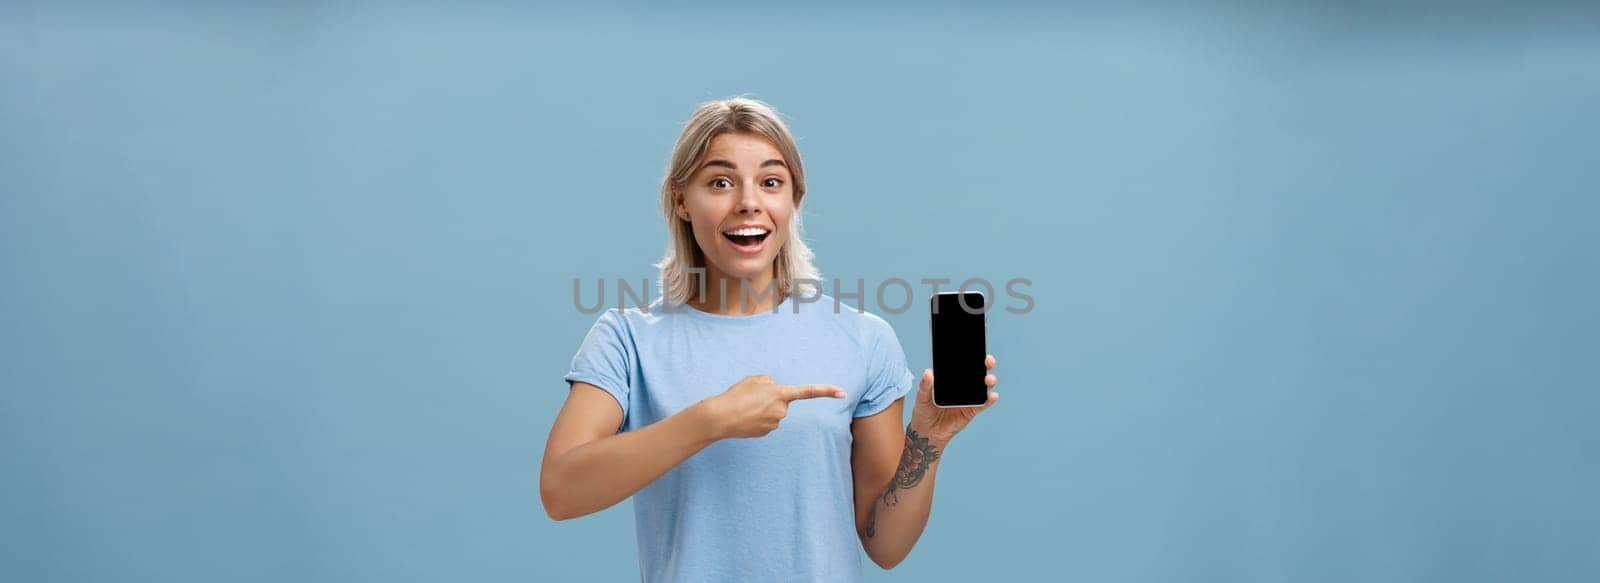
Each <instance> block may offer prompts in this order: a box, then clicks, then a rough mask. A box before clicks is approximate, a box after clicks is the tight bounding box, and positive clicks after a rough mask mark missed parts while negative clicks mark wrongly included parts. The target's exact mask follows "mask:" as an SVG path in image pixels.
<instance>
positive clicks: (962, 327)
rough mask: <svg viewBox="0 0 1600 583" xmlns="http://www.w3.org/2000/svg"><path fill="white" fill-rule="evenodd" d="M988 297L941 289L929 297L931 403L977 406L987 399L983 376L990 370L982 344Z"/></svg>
mask: <svg viewBox="0 0 1600 583" xmlns="http://www.w3.org/2000/svg"><path fill="white" fill-rule="evenodd" d="M986 299H987V298H985V297H984V296H983V293H981V292H944V293H936V294H933V296H932V297H930V298H929V299H928V304H929V306H928V309H929V312H931V314H930V316H929V318H928V321H929V322H930V323H931V325H932V327H933V404H934V406H936V407H979V406H982V405H983V404H984V403H987V402H989V387H988V385H985V384H984V383H983V377H985V376H988V374H989V370H988V369H987V368H985V367H984V366H983V361H984V360H985V359H987V358H988V357H989V352H988V349H987V348H985V346H984V333H985V324H984V318H983V315H984V313H986V312H988V311H989V310H988V302H987V301H986Z"/></svg>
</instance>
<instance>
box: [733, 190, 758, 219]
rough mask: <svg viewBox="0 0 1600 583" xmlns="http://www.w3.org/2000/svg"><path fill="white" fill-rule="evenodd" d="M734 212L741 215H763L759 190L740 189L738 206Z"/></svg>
mask: <svg viewBox="0 0 1600 583" xmlns="http://www.w3.org/2000/svg"><path fill="white" fill-rule="evenodd" d="M734 212H737V213H739V214H741V215H759V214H761V197H760V193H759V192H758V191H757V189H754V188H743V189H740V191H739V201H738V206H737V207H736V208H734Z"/></svg>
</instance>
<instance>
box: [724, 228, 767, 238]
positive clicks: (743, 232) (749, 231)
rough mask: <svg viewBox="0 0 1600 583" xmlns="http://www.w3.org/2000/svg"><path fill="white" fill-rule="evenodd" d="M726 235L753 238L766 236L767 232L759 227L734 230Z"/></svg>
mask: <svg viewBox="0 0 1600 583" xmlns="http://www.w3.org/2000/svg"><path fill="white" fill-rule="evenodd" d="M727 234H729V235H735V236H739V237H754V236H757V235H765V234H767V230H766V229H763V228H760V227H745V228H743V229H734V230H732V231H728V232H727Z"/></svg>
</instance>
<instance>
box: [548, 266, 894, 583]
mask: <svg viewBox="0 0 1600 583" xmlns="http://www.w3.org/2000/svg"><path fill="white" fill-rule="evenodd" d="M796 306H798V307H799V311H798V313H796V310H795V308H796ZM835 306H836V304H835V302H834V300H833V298H831V297H828V296H826V295H824V296H822V297H821V299H820V300H818V301H816V302H814V303H807V302H794V301H792V297H791V298H789V299H785V300H784V301H783V302H782V303H781V304H779V305H778V307H777V312H776V313H774V312H772V311H770V310H767V311H762V312H759V313H757V314H755V315H751V316H722V315H716V314H710V313H706V312H702V311H699V310H696V309H694V308H690V307H688V306H683V305H674V304H664V303H663V302H662V300H660V299H657V300H656V301H655V302H653V303H651V304H650V305H649V306H647V307H646V308H644V309H640V308H637V307H635V308H629V309H627V310H617V309H612V310H608V311H606V312H605V313H603V314H601V315H600V318H599V319H598V320H597V321H596V322H595V324H594V327H593V328H591V329H590V330H589V333H588V336H587V337H585V338H584V340H583V345H582V347H581V348H579V350H578V354H577V356H575V357H573V359H572V369H571V371H570V372H568V373H567V375H566V379H567V381H569V382H572V381H583V382H586V383H589V384H591V385H594V386H596V387H599V388H601V389H603V390H605V391H606V392H607V393H610V394H611V396H613V397H615V398H616V399H617V403H619V404H621V405H622V412H623V421H622V426H621V427H619V428H618V429H619V430H620V431H632V430H635V429H640V428H643V427H645V426H647V425H650V424H651V423H655V422H657V421H660V420H662V419H665V418H667V417H669V416H671V415H673V414H674V413H677V412H678V411H680V410H682V409H683V408H685V407H688V406H690V405H693V404H695V403H696V402H698V401H700V400H701V399H705V398H707V397H712V396H716V395H718V394H721V393H722V392H723V391H725V390H727V389H728V387H730V386H732V385H733V384H734V383H735V382H738V381H739V379H741V378H744V377H745V376H748V375H753V374H768V375H771V376H772V378H773V380H775V381H777V382H778V383H779V384H785V385H796V384H810V383H819V384H831V385H835V386H838V387H840V388H843V389H845V391H846V392H847V393H848V394H847V395H846V396H845V397H844V398H842V399H840V398H833V397H821V398H816V399H801V400H797V401H794V402H792V403H791V404H790V405H789V412H788V415H787V416H786V417H785V418H784V419H783V421H782V422H781V423H780V424H779V426H778V428H777V429H776V430H773V431H772V432H771V433H768V434H767V435H765V436H763V437H757V438H749V439H743V438H734V439H724V440H721V441H718V442H716V443H713V444H712V445H711V446H709V447H707V448H705V449H703V450H701V451H700V452H699V453H697V454H695V455H694V456H692V457H690V458H689V459H687V460H685V461H684V462H683V463H681V464H678V466H677V467H674V468H673V469H672V470H670V471H668V472H667V473H666V474H663V475H662V476H661V477H660V478H657V479H656V480H655V481H653V482H651V483H650V484H649V485H646V486H645V487H644V488H643V489H641V490H639V492H638V493H636V494H634V496H633V513H634V521H635V527H636V528H637V539H638V545H639V570H640V572H641V573H640V574H641V578H642V580H644V581H859V580H861V577H862V572H861V551H860V549H861V543H860V542H859V539H858V538H857V537H856V529H855V510H854V509H855V498H854V495H853V492H854V482H853V481H852V477H851V468H850V442H851V434H850V422H851V420H852V419H854V418H856V417H866V416H869V415H873V414H876V413H878V412H880V411H883V410H884V409H885V408H887V407H888V406H889V405H891V404H893V403H894V401H895V400H897V399H899V398H901V397H903V396H904V395H905V394H906V393H907V392H909V391H910V390H911V387H912V384H913V383H914V382H915V380H916V377H915V375H913V374H912V373H911V371H910V370H908V369H907V368H906V361H905V353H904V352H903V351H902V350H901V348H900V341H899V339H898V338H896V337H895V334H894V329H893V328H891V327H890V326H889V323H888V322H885V321H884V320H883V319H882V318H879V317H878V316H876V315H873V314H870V313H862V312H859V311H857V310H856V309H855V308H854V307H851V306H850V305H848V304H837V306H838V307H837V310H836V309H835Z"/></svg>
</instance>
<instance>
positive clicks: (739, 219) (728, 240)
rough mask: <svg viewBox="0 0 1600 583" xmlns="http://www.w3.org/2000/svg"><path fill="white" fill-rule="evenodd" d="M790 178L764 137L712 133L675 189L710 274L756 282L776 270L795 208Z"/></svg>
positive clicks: (681, 213)
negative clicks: (697, 162)
mask: <svg viewBox="0 0 1600 583" xmlns="http://www.w3.org/2000/svg"><path fill="white" fill-rule="evenodd" d="M790 182H791V181H790V176H789V167H788V164H787V163H786V162H785V161H784V159H783V154H780V153H779V152H778V148H777V147H775V146H773V145H772V143H771V142H768V141H767V139H766V138H764V137H761V136H760V135H757V134H743V133H728V134H721V135H718V136H716V137H714V138H712V139H711V143H710V144H709V145H707V146H706V155H705V161H703V162H701V163H700V167H699V168H697V169H695V171H694V173H693V174H691V175H690V176H689V179H688V181H686V182H685V183H684V185H683V186H681V187H679V190H678V194H677V213H678V217H679V218H682V219H684V220H687V221H689V222H690V223H691V224H692V226H693V228H694V240H695V243H696V244H698V245H700V250H701V252H703V253H705V257H706V261H707V262H709V263H710V265H708V266H707V267H708V269H707V273H708V274H709V275H720V276H722V277H730V278H742V279H749V280H752V282H760V281H762V280H764V279H765V278H766V277H770V276H771V275H772V265H773V262H774V261H775V260H776V259H777V257H778V251H779V250H781V249H782V248H783V244H784V243H785V242H787V237H788V233H789V219H790V218H791V217H792V216H793V214H794V187H793V186H792V185H791V184H790ZM757 285H761V284H759V283H757ZM730 289H731V288H730Z"/></svg>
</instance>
